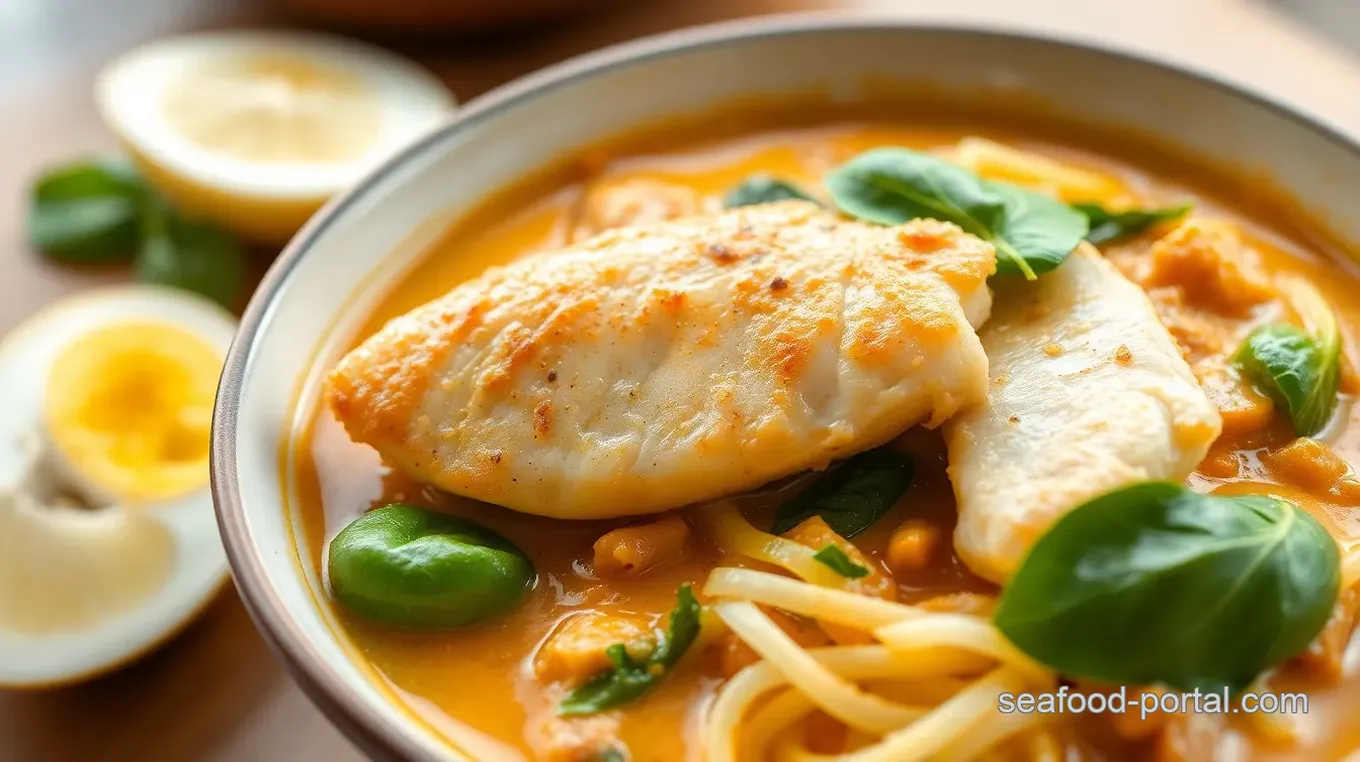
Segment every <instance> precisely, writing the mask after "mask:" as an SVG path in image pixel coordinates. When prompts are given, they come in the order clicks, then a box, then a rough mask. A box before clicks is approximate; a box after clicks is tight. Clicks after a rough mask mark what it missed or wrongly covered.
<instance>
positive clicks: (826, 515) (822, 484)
mask: <svg viewBox="0 0 1360 762" xmlns="http://www.w3.org/2000/svg"><path fill="white" fill-rule="evenodd" d="M913 470H914V469H913V464H912V462H911V461H910V460H907V459H905V458H903V457H902V456H901V455H900V454H898V453H897V452H896V451H894V450H892V449H891V448H888V447H879V448H877V449H873V450H868V451H866V452H862V453H859V454H858V455H855V456H852V457H851V458H849V459H848V460H846V461H845V462H844V463H842V464H840V465H839V466H838V467H837V468H836V469H835V470H834V471H832V472H831V473H829V474H827V476H826V477H825V478H823V479H822V480H821V481H819V482H817V483H815V484H813V485H812V486H811V487H808V488H807V489H806V490H804V491H802V492H800V493H799V494H798V495H797V496H795V497H794V498H793V499H792V500H790V501H789V502H787V503H785V504H784V505H781V506H780V507H779V510H778V511H776V512H775V517H774V526H773V527H772V528H771V529H770V531H771V532H773V533H774V534H783V533H785V532H787V531H789V530H790V529H793V528H794V527H796V526H798V525H799V524H801V523H803V522H804V521H806V520H807V519H809V518H812V517H813V516H821V517H822V519H823V520H824V521H826V523H827V526H829V527H831V529H832V531H834V532H835V533H836V534H838V535H840V536H841V537H844V538H846V539H849V538H851V537H854V536H855V535H857V534H859V533H860V532H863V531H864V530H865V529H868V528H869V527H871V526H873V524H874V522H876V521H878V520H879V519H881V518H883V514H885V513H887V512H888V509H890V508H892V507H893V506H894V505H895V504H896V503H897V501H898V500H899V499H900V498H901V497H902V495H903V493H905V492H906V491H907V488H908V487H910V486H911V477H912V472H913Z"/></svg>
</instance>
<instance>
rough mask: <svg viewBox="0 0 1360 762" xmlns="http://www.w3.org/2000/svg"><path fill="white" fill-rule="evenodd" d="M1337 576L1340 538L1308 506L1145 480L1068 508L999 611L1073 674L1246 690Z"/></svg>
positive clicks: (1318, 611) (1030, 647)
mask: <svg viewBox="0 0 1360 762" xmlns="http://www.w3.org/2000/svg"><path fill="white" fill-rule="evenodd" d="M1339 588H1340V553H1339V551H1338V549H1337V544H1336V541H1335V540H1333V539H1332V538H1331V536H1330V535H1328V533H1327V530H1326V529H1324V528H1323V527H1322V526H1321V525H1320V524H1319V523H1318V522H1317V521H1316V520H1315V519H1313V518H1312V517H1311V516H1309V515H1308V514H1307V513H1305V512H1304V511H1301V510H1299V509H1297V508H1295V507H1294V506H1293V505H1291V504H1289V503H1287V502H1284V501H1282V500H1277V499H1274V498H1269V497H1257V496H1238V497H1213V496H1208V495H1201V494H1199V493H1196V492H1193V491H1191V490H1189V489H1187V488H1186V487H1184V486H1182V485H1179V484H1173V483H1170V482H1145V483H1141V484H1135V485H1132V486H1130V487H1125V488H1123V489H1118V490H1115V491H1113V492H1110V493H1107V494H1105V495H1102V496H1100V497H1097V498H1094V499H1092V500H1090V501H1088V502H1086V503H1084V504H1083V505H1081V506H1079V507H1077V508H1076V509H1075V510H1073V511H1072V512H1071V513H1068V514H1067V515H1066V516H1063V517H1062V518H1061V519H1059V520H1058V522H1057V523H1056V524H1054V525H1053V527H1052V528H1050V529H1049V530H1048V532H1047V533H1046V534H1044V535H1043V536H1042V537H1040V538H1039V541H1038V542H1037V543H1035V545H1034V547H1033V548H1032V549H1031V550H1030V552H1029V555H1028V556H1027V557H1026V558H1025V561H1024V562H1023V564H1022V565H1021V567H1020V570H1019V571H1018V572H1016V574H1015V575H1014V576H1013V577H1012V578H1011V580H1010V582H1009V584H1008V585H1007V587H1006V589H1005V591H1004V592H1003V594H1002V596H1001V601H1000V603H999V604H998V606H997V610H996V614H995V621H996V626H997V627H998V628H999V629H1000V630H1001V632H1002V633H1004V634H1005V635H1006V637H1007V638H1009V639H1010V641H1011V642H1012V643H1014V644H1015V645H1016V646H1018V647H1019V648H1020V649H1021V650H1022V651H1024V652H1025V653H1027V654H1029V655H1030V656H1032V657H1034V658H1035V659H1037V660H1038V661H1040V662H1043V663H1044V664H1047V665H1048V666H1050V667H1052V668H1054V669H1056V670H1058V671H1059V672H1062V673H1063V674H1066V675H1071V676H1075V677H1084V678H1089V679H1093V680H1099V681H1103V682H1109V683H1124V684H1133V685H1147V684H1165V685H1168V686H1171V687H1173V688H1177V689H1179V690H1187V691H1188V690H1194V689H1196V688H1198V689H1201V690H1206V691H1219V690H1222V689H1223V688H1225V687H1226V688H1227V689H1228V690H1230V691H1240V690H1242V689H1243V688H1245V687H1246V686H1247V685H1248V684H1250V683H1251V681H1252V680H1253V679H1255V677H1256V676H1257V674H1259V673H1260V672H1261V671H1262V670H1264V669H1266V668H1268V667H1270V666H1272V665H1274V664H1277V663H1279V662H1280V661H1282V660H1284V659H1286V658H1288V657H1290V656H1292V655H1294V654H1295V653H1298V652H1299V651H1301V650H1302V649H1304V648H1305V647H1307V645H1308V644H1309V642H1311V641H1312V640H1313V638H1314V636H1316V635H1317V633H1318V632H1319V631H1320V630H1321V629H1322V626H1323V624H1325V623H1326V621H1327V619H1328V617H1329V616H1330V615H1331V611H1332V606H1333V604H1334V603H1335V601H1336V597H1337V593H1338V591H1339Z"/></svg>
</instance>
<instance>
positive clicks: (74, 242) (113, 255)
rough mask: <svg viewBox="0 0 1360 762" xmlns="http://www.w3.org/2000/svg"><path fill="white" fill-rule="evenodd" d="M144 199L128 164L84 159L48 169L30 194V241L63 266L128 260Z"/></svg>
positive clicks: (142, 191) (134, 240) (133, 244)
mask: <svg viewBox="0 0 1360 762" xmlns="http://www.w3.org/2000/svg"><path fill="white" fill-rule="evenodd" d="M145 195H146V186H145V185H144V184H143V183H142V181H141V179H140V178H138V177H137V174H136V172H135V171H134V170H133V169H132V167H131V166H130V165H128V164H127V163H126V162H120V161H111V160H86V161H80V162H75V163H71V164H65V165H62V166H59V167H56V168H53V169H50V170H48V171H47V172H45V173H43V175H42V176H41V177H39V178H38V180H37V181H36V182H35V183H34V184H33V188H32V190H31V193H30V203H29V213H28V238H29V242H30V243H31V244H32V245H33V247H34V248H36V249H38V250H39V251H42V252H43V253H44V254H46V255H47V256H49V257H51V258H52V259H55V260H58V261H62V262H70V263H95V262H115V261H125V260H128V259H131V258H132V255H133V254H134V253H135V251H136V249H137V239H138V235H139V229H138V216H139V215H140V213H141V207H142V203H143V200H144V198H145Z"/></svg>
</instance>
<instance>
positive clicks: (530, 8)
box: [275, 0, 612, 32]
mask: <svg viewBox="0 0 1360 762" xmlns="http://www.w3.org/2000/svg"><path fill="white" fill-rule="evenodd" d="M275 2H276V3H277V4H278V5H279V6H280V7H282V8H284V9H285V10H286V11H287V12H289V13H291V14H293V15H295V16H298V17H299V18H303V19H306V20H309V21H313V22H316V23H319V24H324V25H326V26H331V27H340V28H344V29H350V30H357V31H369V32H373V31H378V32H472V31H487V30H491V29H497V28H502V27H507V26H514V25H517V24H527V23H530V22H537V21H551V20H556V19H561V18H566V17H568V16H571V15H572V14H576V13H581V12H584V11H587V10H591V9H593V8H597V7H601V6H605V5H608V4H610V3H611V2H612V0H490V1H488V0H472V1H469V0H275Z"/></svg>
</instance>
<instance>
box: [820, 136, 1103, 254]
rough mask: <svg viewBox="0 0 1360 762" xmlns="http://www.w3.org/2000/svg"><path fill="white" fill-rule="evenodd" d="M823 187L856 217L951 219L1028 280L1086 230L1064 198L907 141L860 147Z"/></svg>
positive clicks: (1069, 249) (886, 221) (893, 221)
mask: <svg viewBox="0 0 1360 762" xmlns="http://www.w3.org/2000/svg"><path fill="white" fill-rule="evenodd" d="M826 187H827V190H828V191H829V192H830V194H831V197H832V199H833V200H834V201H835V202H836V205H837V207H839V208H840V210H841V211H842V212H844V213H846V214H848V215H850V216H852V217H856V218H859V219H862V220H868V221H870V222H877V223H879V224H881V225H897V224H901V223H903V222H906V221H908V220H913V219H917V218H921V217H928V218H931V219H936V220H942V221H944V222H952V223H954V224H956V225H958V226H959V227H960V228H963V230H964V231H965V232H967V233H971V234H972V235H975V236H977V237H979V238H982V239H984V240H987V241H990V242H991V243H992V244H993V245H994V246H995V247H996V250H997V272H998V273H1003V274H1019V275H1023V276H1024V277H1025V278H1027V279H1030V280H1033V279H1034V278H1036V277H1037V276H1038V275H1039V274H1040V273H1044V272H1048V271H1049V270H1052V269H1053V268H1054V267H1057V266H1058V265H1059V264H1061V263H1062V262H1063V260H1064V259H1066V258H1067V255H1069V254H1071V253H1072V250H1073V249H1075V248H1076V247H1077V245H1078V244H1080V243H1081V240H1082V238H1084V237H1085V236H1086V233H1087V222H1086V218H1085V216H1083V215H1082V214H1080V213H1079V212H1077V211H1075V210H1073V209H1072V208H1070V207H1068V206H1067V205H1066V204H1063V203H1061V202H1059V201H1057V200H1055V199H1053V198H1050V197H1048V196H1045V195H1043V194H1041V193H1035V192H1033V191H1029V190H1026V189H1024V188H1021V187H1019V186H1016V185H1010V184H1008V183H1000V182H988V181H986V180H983V179H982V178H980V177H978V176H977V175H975V174H973V173H972V172H969V171H968V170H966V169H964V168H962V167H959V166H956V165H954V164H951V163H950V162H948V161H946V160H944V159H942V158H940V157H938V156H933V155H931V154H927V153H921V152H918V151H912V150H908V149H905V148H875V149H873V150H870V151H866V152H864V153H862V154H860V155H859V156H856V157H855V158H853V159H851V160H850V161H848V162H846V163H845V164H842V165H841V166H839V167H837V168H836V169H834V170H832V171H831V172H830V174H828V175H827V177H826Z"/></svg>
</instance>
